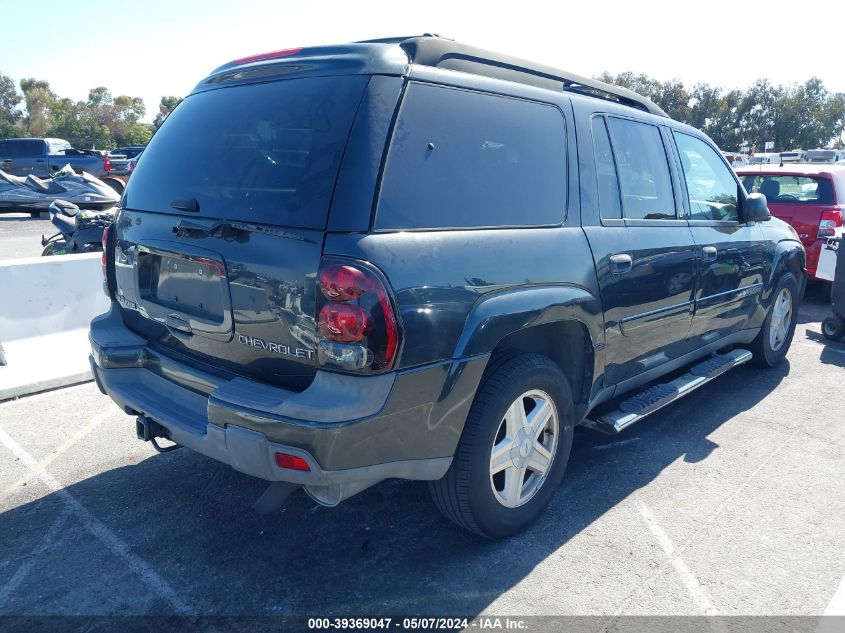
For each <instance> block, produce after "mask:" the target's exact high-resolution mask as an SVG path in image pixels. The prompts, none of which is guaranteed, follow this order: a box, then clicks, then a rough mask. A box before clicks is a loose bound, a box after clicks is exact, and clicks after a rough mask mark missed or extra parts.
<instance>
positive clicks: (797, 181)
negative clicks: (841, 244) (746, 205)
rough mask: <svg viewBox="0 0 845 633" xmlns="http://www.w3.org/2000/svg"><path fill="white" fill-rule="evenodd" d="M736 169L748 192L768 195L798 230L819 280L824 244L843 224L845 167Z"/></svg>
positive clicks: (776, 211)
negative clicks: (820, 256) (820, 253)
mask: <svg viewBox="0 0 845 633" xmlns="http://www.w3.org/2000/svg"><path fill="white" fill-rule="evenodd" d="M736 173H737V174H738V175H739V177H740V179H741V180H742V184H743V186H744V187H745V189H746V191H748V193H754V192H759V193H762V194H763V195H764V196H766V199H767V200H768V201H769V210H770V211H771V213H772V215H773V216H775V217H777V218H780V219H781V220H784V221H785V222H789V224H791V225H792V227H793V228H794V229H795V230H796V231H797V233H798V236H799V237H800V238H801V242H802V243H803V244H804V248H805V249H806V251H807V280H808V281H813V280H815V278H816V267H817V266H818V262H819V252H820V251H821V247H822V244H823V243H824V241H825V240H826V239H827V238H828V237H831V236H833V234H834V231H835V230H836V227H839V226H842V224H843V215H844V214H845V167H841V166H837V165H820V164H801V163H798V164H796V163H792V164H786V165H753V166H748V167H742V168H741V169H737V170H736Z"/></svg>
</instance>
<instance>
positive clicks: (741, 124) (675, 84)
mask: <svg viewBox="0 0 845 633" xmlns="http://www.w3.org/2000/svg"><path fill="white" fill-rule="evenodd" d="M600 79H601V80H603V81H605V82H608V83H613V84H616V85H620V86H624V87H626V88H629V89H631V90H634V91H635V92H638V93H640V94H642V95H644V96H646V97H648V98H650V99H651V100H652V101H654V102H655V103H656V104H657V105H659V106H660V107H661V108H663V110H665V111H666V113H667V114H669V116H671V117H672V118H674V119H678V120H679V121H683V122H684V123H688V124H690V125H692V126H693V127H696V128H698V129H700V130H702V131H703V132H705V133H706V134H707V135H709V136H710V137H711V138H712V139H713V140H714V141H715V142H716V144H717V145H718V146H719V147H721V148H723V149H726V150H729V149H730V150H737V149H739V148H740V147H741V146H743V145H751V146H754V147H756V148H757V149H758V150H762V149H763V147H764V146H765V143H766V142H773V143H774V145H775V150H776V151H784V150H788V149H810V148H814V147H824V146H827V145H829V144H830V143H832V142H834V140H836V139H837V138H839V137H840V135H841V134H842V133H843V131H845V94H841V93H840V94H831V93H830V92H828V90H827V89H825V87H824V84H823V83H822V82H821V80H820V79H818V78H815V77H814V78H812V79H810V80H808V81H807V82H805V83H803V84H795V85H792V86H780V85H773V84H772V83H771V82H769V81H768V80H766V79H758V80H757V81H755V82H754V83H753V84H752V85H751V86H750V87H749V88H748V89H747V90H745V91H742V90H731V91H728V92H725V91H723V90H722V89H721V88H719V87H713V86H710V85H708V84H698V85H696V86H694V87H693V89H692V90H691V91H687V89H686V88H685V87H684V85H683V84H682V83H681V82H680V81H678V80H675V79H673V80H671V81H667V82H661V81H658V80H656V79H653V78H651V77H649V76H647V75H642V74H641V75H635V74H634V73H631V72H626V73H621V74H619V75H616V76H615V77H614V76H613V75H610V74H609V73H604V74H603V75H602V76H601V77H600Z"/></svg>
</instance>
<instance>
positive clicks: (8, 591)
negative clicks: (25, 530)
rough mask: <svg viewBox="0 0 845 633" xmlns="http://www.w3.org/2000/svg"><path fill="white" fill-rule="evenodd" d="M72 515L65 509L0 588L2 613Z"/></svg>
mask: <svg viewBox="0 0 845 633" xmlns="http://www.w3.org/2000/svg"><path fill="white" fill-rule="evenodd" d="M69 515H70V509H69V508H65V509H64V511H63V512H62V513H61V514H60V515H59V517H58V518H57V519H56V520H55V521H53V524H52V525H51V526H50V529H48V530H47V532H46V533H45V534H44V536H42V537H41V540H40V541H38V544H37V545H36V546H35V548H34V549H33V550H32V552H31V553H30V554H29V556H27V557H26V558H25V559H24V561H23V562H22V563H21V565H20V567H18V569H17V571H15V573H14V574H12V577H11V578H9V581H8V582H7V583H6V584H5V585H3V587H2V588H0V611H2V609H3V607H5V606H6V602H7V601H8V600H9V597H10V596H11V595H12V593H14V591H15V589H17V588H18V586H19V585H20V584H21V583H22V582H23V580H24V578H26V577H27V576H28V575H29V572H30V571H32V568H33V567H34V566H35V562H36V559H37V558H38V557H39V556H40V555H41V554H43V553H44V552H46V551H47V548H48V547H50V545H51V544H52V543H53V541H54V540H55V539H56V537H57V536H58V534H59V529H60V528H61V527H62V526H63V525H64V523H65V520H66V519H67V518H68V516H69Z"/></svg>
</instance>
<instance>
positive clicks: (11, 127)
mask: <svg viewBox="0 0 845 633" xmlns="http://www.w3.org/2000/svg"><path fill="white" fill-rule="evenodd" d="M21 98H22V97H21V95H20V94H19V93H18V91H17V88H16V87H15V82H14V81H12V78H11V77H7V76H6V75H4V74H2V73H0V138H3V137H4V136H5V137H8V136H11V135H12V134H14V132H15V129H16V124H17V122H18V121H19V120H20V118H21V116H22V114H21V111H20V110H19V109H18V104H19V103H20V102H21Z"/></svg>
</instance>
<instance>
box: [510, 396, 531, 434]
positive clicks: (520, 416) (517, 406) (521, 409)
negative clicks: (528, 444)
mask: <svg viewBox="0 0 845 633" xmlns="http://www.w3.org/2000/svg"><path fill="white" fill-rule="evenodd" d="M505 424H506V425H507V434H508V436H509V437H516V434H517V433H519V430H520V429H521V428H523V427H524V426H526V425H527V424H528V422H527V420H526V419H525V405H523V404H522V398H518V399H517V400H516V401H515V402H514V403H513V404H512V405H511V406H510V408H509V409H508V412H507V413H506V414H505Z"/></svg>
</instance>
